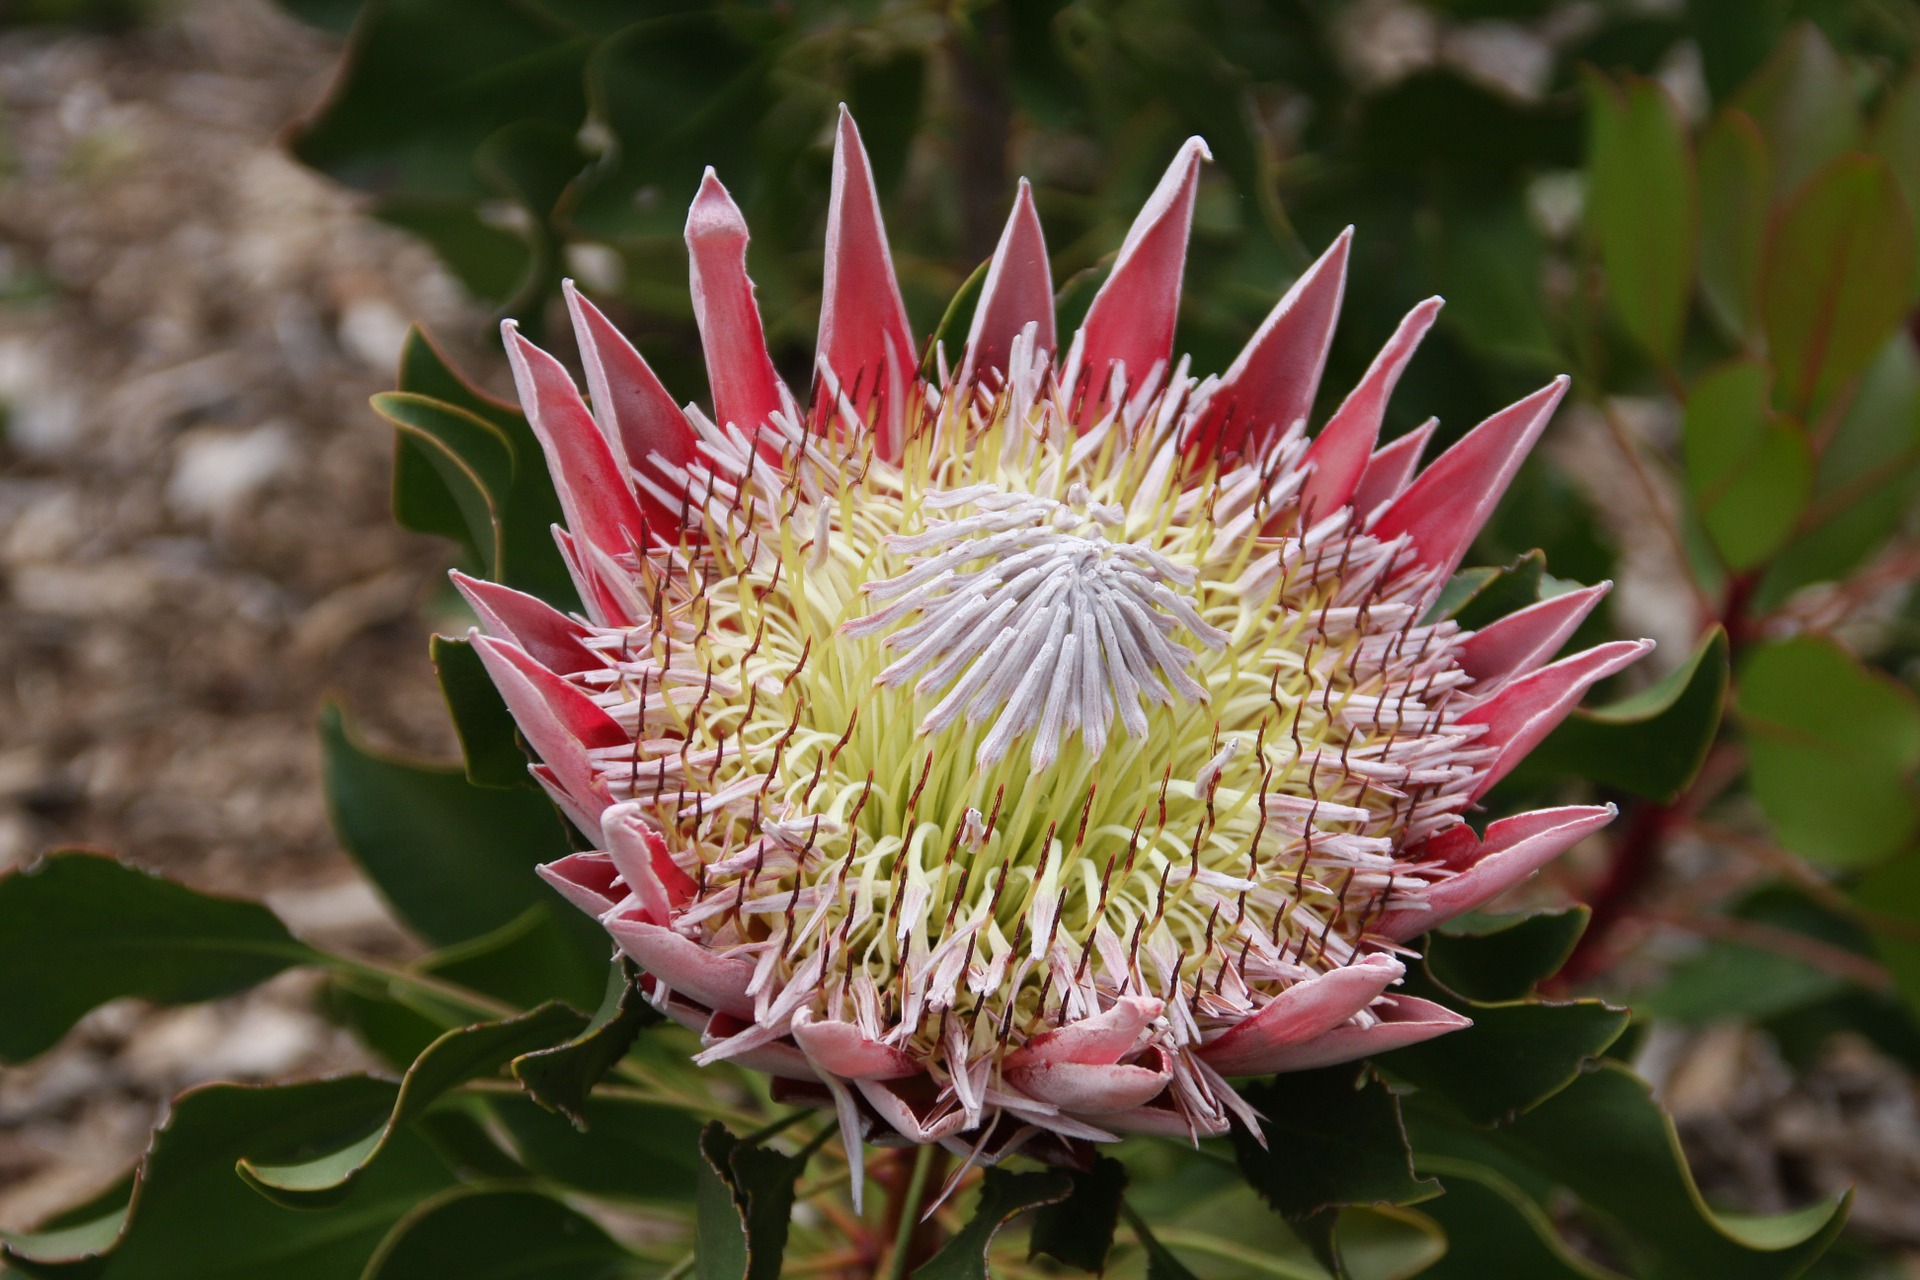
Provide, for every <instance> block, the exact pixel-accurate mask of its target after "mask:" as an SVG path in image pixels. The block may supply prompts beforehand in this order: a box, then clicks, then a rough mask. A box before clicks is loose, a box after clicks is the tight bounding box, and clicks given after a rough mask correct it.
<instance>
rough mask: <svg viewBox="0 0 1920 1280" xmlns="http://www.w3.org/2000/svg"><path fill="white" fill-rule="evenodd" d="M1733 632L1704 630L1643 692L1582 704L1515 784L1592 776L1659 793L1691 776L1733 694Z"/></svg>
mask: <svg viewBox="0 0 1920 1280" xmlns="http://www.w3.org/2000/svg"><path fill="white" fill-rule="evenodd" d="M1727 653H1728V648H1727V635H1726V632H1725V631H1723V630H1722V629H1721V628H1719V627H1717V626H1716V627H1712V628H1709V629H1708V631H1707V633H1706V634H1705V635H1703V636H1702V637H1700V641H1699V644H1698V645H1697V646H1696V647H1695V648H1694V651H1693V653H1692V654H1691V655H1689V656H1688V658H1687V660H1686V662H1684V663H1682V664H1681V665H1680V666H1679V667H1676V668H1675V669H1674V670H1673V671H1670V672H1668V673H1667V674H1666V675H1665V676H1663V677H1662V678H1661V679H1659V680H1657V681H1655V682H1654V683H1653V684H1651V685H1649V686H1647V688H1645V689H1643V690H1641V691H1640V692H1639V693H1635V694H1630V695H1628V696H1627V697H1625V698H1622V699H1621V700H1620V701H1618V702H1613V703H1609V704H1608V705H1606V706H1603V707H1591V708H1588V707H1581V708H1578V709H1576V710H1575V711H1574V713H1573V714H1572V715H1570V716H1568V717H1567V719H1566V720H1565V721H1563V722H1562V723H1561V725H1560V727H1559V728H1557V729H1555V730H1554V731H1553V732H1552V733H1551V734H1549V735H1548V736H1547V739H1546V741H1545V742H1543V743H1541V744H1540V745H1539V746H1538V747H1536V748H1535V749H1534V751H1533V754H1532V755H1530V756H1528V757H1527V759H1525V760H1523V761H1522V762H1521V764H1520V767H1519V768H1517V769H1515V770H1514V773H1513V777H1512V779H1510V782H1511V783H1512V784H1513V785H1516V786H1524V785H1531V784H1536V783H1539V782H1542V781H1545V780H1550V779H1554V778H1560V777H1583V778H1590V779H1592V780H1593V781H1596V782H1599V783H1601V784H1603V785H1605V786H1610V787H1617V788H1619V789H1620V790H1622V791H1629V792H1632V793H1633V794H1634V795H1638V796H1645V797H1647V798H1649V799H1653V800H1670V799H1672V798H1673V797H1675V796H1677V795H1679V794H1680V793H1681V792H1682V791H1685V790H1686V789H1687V787H1688V786H1690V785H1691V784H1692V782H1693V779H1694V777H1695V775H1696V774H1698V773H1699V772H1700V766H1701V765H1702V764H1703V763H1705V761H1706V758H1707V751H1708V749H1709V748H1710V747H1711V746H1712V745H1713V741H1714V736H1715V734H1716V733H1717V732H1718V731H1719V728H1720V716H1721V712H1722V709H1723V707H1724V704H1725V702H1726V694H1727V670H1728V668H1727Z"/></svg>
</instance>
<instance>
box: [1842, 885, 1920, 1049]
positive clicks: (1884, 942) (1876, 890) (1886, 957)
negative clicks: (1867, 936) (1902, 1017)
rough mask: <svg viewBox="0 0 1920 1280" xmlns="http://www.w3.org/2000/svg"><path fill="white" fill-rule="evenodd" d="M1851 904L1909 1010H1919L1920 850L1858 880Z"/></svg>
mask: <svg viewBox="0 0 1920 1280" xmlns="http://www.w3.org/2000/svg"><path fill="white" fill-rule="evenodd" d="M1853 898H1854V901H1856V902H1858V903H1859V904H1860V905H1861V907H1863V908H1865V910H1864V911H1863V913H1862V915H1863V918H1864V919H1865V921H1866V924H1867V927H1868V929H1869V930H1870V931H1871V933H1872V937H1873V946H1874V950H1875V951H1877V952H1878V953H1879V955H1880V959H1881V960H1882V961H1883V962H1884V963H1885V964H1886V966H1887V968H1888V969H1889V970H1891V971H1892V973H1893V980H1894V983H1895V985H1896V986H1897V987H1898V989H1899V994H1900V996H1901V998H1902V999H1904V1000H1905V1001H1906V1002H1907V1007H1908V1009H1910V1010H1914V1011H1920V849H1908V850H1906V851H1905V852H1903V853H1902V854H1901V855H1900V856H1899V857H1897V858H1891V859H1888V860H1887V861H1886V862H1883V863H1881V864H1880V865H1879V866H1877V867H1875V868H1873V869H1872V870H1871V871H1869V872H1867V874H1866V875H1864V876H1862V877H1860V880H1859V883H1857V884H1855V885H1854V887H1853Z"/></svg>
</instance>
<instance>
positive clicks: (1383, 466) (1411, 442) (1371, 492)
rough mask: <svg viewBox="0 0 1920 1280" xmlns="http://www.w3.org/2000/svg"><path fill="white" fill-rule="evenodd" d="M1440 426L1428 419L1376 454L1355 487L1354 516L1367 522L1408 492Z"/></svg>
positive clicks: (1353, 499) (1370, 459)
mask: <svg viewBox="0 0 1920 1280" xmlns="http://www.w3.org/2000/svg"><path fill="white" fill-rule="evenodd" d="M1439 426H1440V420H1439V419H1438V418H1428V419H1427V420H1426V421H1425V422H1423V423H1421V424H1420V425H1419V426H1417V427H1415V428H1414V429H1413V430H1411V431H1409V432H1407V434H1405V435H1403V436H1401V437H1399V438H1398V439H1396V440H1392V441H1389V442H1388V443H1386V444H1384V445H1381V446H1380V447H1379V448H1378V449H1375V450H1374V451H1373V456H1372V457H1370V458H1368V459H1367V465H1366V469H1365V470H1363V471H1362V472H1361V473H1360V482H1359V483H1358V484H1357V485H1355V486H1354V490H1353V497H1352V498H1351V499H1349V501H1351V502H1352V503H1353V510H1354V514H1355V515H1357V516H1359V517H1360V518H1361V520H1363V521H1364V520H1365V519H1366V518H1367V517H1368V516H1370V515H1372V514H1373V513H1374V512H1375V511H1377V510H1379V509H1380V507H1381V505H1382V504H1383V503H1388V502H1391V501H1393V500H1394V499H1395V498H1397V497H1399V496H1400V495H1401V494H1403V493H1405V492H1406V490H1407V485H1408V484H1410V483H1411V482H1412V480H1413V474H1414V472H1415V471H1417V470H1419V468H1420V458H1421V455H1422V454H1424V453H1426V451H1427V442H1428V441H1430V440H1432V439H1433V433H1434V431H1435V430H1436V429H1437V428H1438V427H1439Z"/></svg>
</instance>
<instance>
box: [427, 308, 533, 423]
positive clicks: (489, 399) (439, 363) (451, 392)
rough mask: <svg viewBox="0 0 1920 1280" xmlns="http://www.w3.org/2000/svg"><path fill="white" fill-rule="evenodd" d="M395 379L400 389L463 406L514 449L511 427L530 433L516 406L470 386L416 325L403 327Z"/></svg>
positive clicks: (458, 406)
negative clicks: (493, 427)
mask: <svg viewBox="0 0 1920 1280" xmlns="http://www.w3.org/2000/svg"><path fill="white" fill-rule="evenodd" d="M399 382H400V390H401V391H404V392H409V393H411V394H414V395H419V396H425V397H426V398H428V399H430V400H438V401H440V402H441V403H443V404H448V405H452V406H453V407H454V408H456V409H464V410H466V411H467V412H468V413H470V414H473V415H474V416H475V417H477V418H482V419H484V420H485V421H487V422H490V423H492V424H493V425H494V426H496V427H498V428H500V430H501V432H502V433H503V434H505V435H506V436H507V439H508V441H509V442H510V443H512V444H513V445H514V447H515V450H516V452H517V450H518V441H519V436H518V435H517V434H516V432H515V431H514V430H513V428H514V427H515V426H516V425H517V426H519V427H521V428H525V429H526V430H527V432H528V435H529V436H531V434H532V429H531V428H528V427H527V426H526V421H527V419H526V415H525V414H523V413H521V412H520V407H519V406H518V405H515V404H509V403H508V402H507V401H505V400H498V399H495V398H494V397H493V396H490V395H488V394H487V393H486V392H484V391H482V390H480V389H479V388H478V387H476V386H474V385H473V383H472V382H470V381H468V380H467V378H466V377H465V376H464V375H462V374H461V373H460V371H459V370H457V369H455V368H454V367H453V364H452V363H451V362H450V361H449V360H448V359H447V357H446V355H445V353H444V352H442V351H441V350H440V349H439V348H438V347H436V346H435V345H434V344H433V339H432V338H430V337H428V336H427V334H426V331H425V330H423V329H421V328H420V327H419V326H418V325H415V326H413V327H412V328H410V329H408V330H407V339H406V342H405V344H404V345H403V346H402V347H401V349H400V378H399Z"/></svg>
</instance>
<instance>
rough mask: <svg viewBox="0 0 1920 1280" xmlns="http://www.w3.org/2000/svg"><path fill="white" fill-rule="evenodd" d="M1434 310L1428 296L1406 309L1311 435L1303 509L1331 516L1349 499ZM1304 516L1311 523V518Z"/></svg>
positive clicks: (1435, 306)
mask: <svg viewBox="0 0 1920 1280" xmlns="http://www.w3.org/2000/svg"><path fill="white" fill-rule="evenodd" d="M1439 314H1440V299H1438V298H1428V299H1427V300H1426V301H1425V302H1423V303H1421V304H1420V305H1419V306H1417V307H1415V308H1414V309H1413V310H1411V311H1409V312H1408V313H1407V315H1406V318H1405V319H1404V320H1402V321H1401V322H1400V327H1399V328H1397V329H1395V330H1394V331H1393V336H1392V337H1391V338H1389V339H1387V345H1386V346H1384V347H1382V348H1381V349H1380V354H1379V355H1377V356H1375V357H1374V359H1373V363H1372V364H1371V365H1369V366H1368V367H1367V372H1366V373H1365V374H1364V375H1363V376H1362V377H1361V379H1360V382H1359V385H1357V386H1355V387H1354V389H1353V391H1352V392H1351V393H1349V394H1348V396H1347V398H1346V400H1345V401H1344V402H1342V403H1341V405H1340V407H1339V408H1338V409H1336V410H1335V411H1334V414H1333V417H1331V418H1329V419H1328V420H1327V425H1326V426H1324V427H1322V428H1321V429H1320V434H1319V435H1318V436H1316V437H1314V441H1313V446H1312V447H1311V448H1309V449H1308V450H1307V456H1306V459H1305V461H1306V462H1307V463H1309V464H1311V465H1312V467H1313V469H1314V471H1313V474H1312V475H1310V476H1308V477H1307V482H1306V483H1305V484H1304V485H1302V486H1301V489H1300V505H1301V508H1302V509H1303V510H1306V511H1311V512H1315V513H1319V514H1332V513H1333V512H1334V511H1337V510H1339V509H1340V508H1341V507H1344V506H1346V505H1347V503H1348V502H1349V501H1351V500H1352V498H1353V496H1354V490H1355V489H1357V488H1358V487H1359V485H1360V481H1361V478H1362V477H1363V476H1364V475H1365V474H1366V472H1367V468H1368V465H1369V463H1371V461H1372V460H1373V447H1374V445H1375V444H1376V443H1378V442H1379V439H1380V424H1381V422H1382V421H1383V420H1385V418H1386V416H1387V400H1388V398H1389V397H1390V396H1392V395H1393V388H1394V385H1395V384H1396V383H1398V382H1399V381H1400V375H1401V374H1402V373H1403V372H1405V371H1406V367H1407V361H1409V360H1411V359H1413V353H1414V349H1415V348H1417V347H1418V346H1419V345H1420V339H1422V338H1424V337H1426V335H1427V330H1428V329H1430V328H1432V327H1433V319H1434V317H1435V316H1437V315H1439ZM1362 510H1364V508H1362ZM1306 519H1307V523H1308V524H1311V523H1312V522H1313V520H1314V519H1315V516H1312V515H1310V516H1308V517H1307V518H1306Z"/></svg>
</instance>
